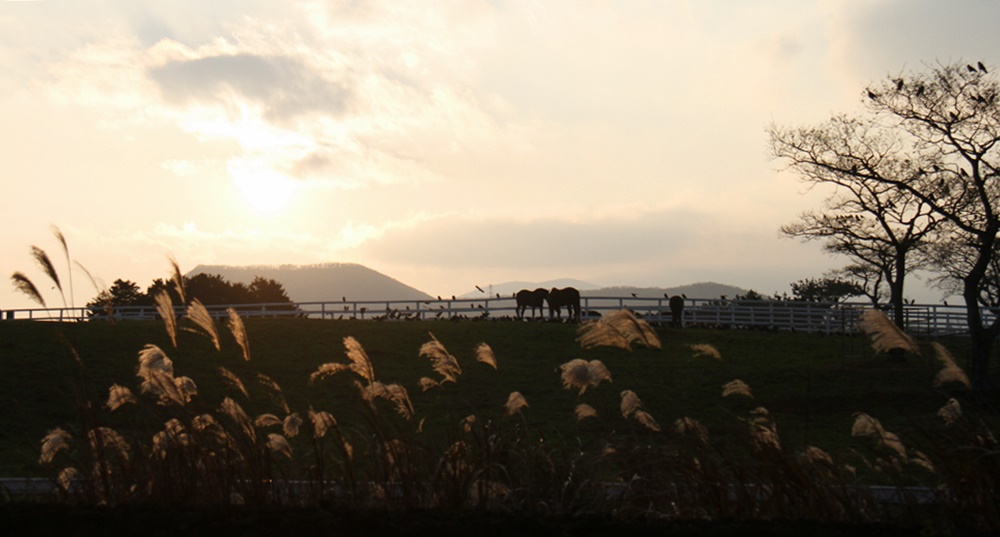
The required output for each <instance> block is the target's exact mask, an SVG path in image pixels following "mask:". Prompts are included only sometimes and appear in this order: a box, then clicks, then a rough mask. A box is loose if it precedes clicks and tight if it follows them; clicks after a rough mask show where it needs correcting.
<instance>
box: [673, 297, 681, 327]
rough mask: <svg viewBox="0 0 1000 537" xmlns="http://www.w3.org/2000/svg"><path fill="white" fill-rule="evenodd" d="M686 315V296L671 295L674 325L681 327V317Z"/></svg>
mask: <svg viewBox="0 0 1000 537" xmlns="http://www.w3.org/2000/svg"><path fill="white" fill-rule="evenodd" d="M683 315H684V298H683V297H680V296H678V295H674V296H672V297H670V317H671V322H670V324H672V325H673V326H675V327H677V328H680V327H681V324H682V323H681V319H682V318H683Z"/></svg>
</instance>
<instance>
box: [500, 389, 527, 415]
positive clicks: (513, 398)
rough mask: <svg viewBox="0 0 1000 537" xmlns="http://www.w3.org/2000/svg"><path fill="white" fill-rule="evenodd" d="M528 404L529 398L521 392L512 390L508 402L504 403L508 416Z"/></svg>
mask: <svg viewBox="0 0 1000 537" xmlns="http://www.w3.org/2000/svg"><path fill="white" fill-rule="evenodd" d="M527 406H528V400H527V399H525V398H524V396H523V395H521V392H510V395H508V396H507V402H506V403H504V405H503V407H504V410H506V411H507V415H508V416H513V415H514V414H518V413H520V412H521V410H522V409H523V408H526V407H527Z"/></svg>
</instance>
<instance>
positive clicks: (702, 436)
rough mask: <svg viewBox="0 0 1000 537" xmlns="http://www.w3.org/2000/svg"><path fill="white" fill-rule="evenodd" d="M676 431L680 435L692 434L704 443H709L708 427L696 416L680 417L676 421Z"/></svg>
mask: <svg viewBox="0 0 1000 537" xmlns="http://www.w3.org/2000/svg"><path fill="white" fill-rule="evenodd" d="M674 432H675V433H677V434H679V435H692V436H694V437H695V438H697V439H698V441H700V442H701V443H702V444H703V445H706V446H707V445H708V429H706V428H705V426H704V425H702V424H701V422H700V421H698V420H696V419H694V418H688V417H683V418H678V419H677V421H675V422H674Z"/></svg>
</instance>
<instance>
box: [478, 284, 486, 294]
mask: <svg viewBox="0 0 1000 537" xmlns="http://www.w3.org/2000/svg"><path fill="white" fill-rule="evenodd" d="M476 290H477V291H479V292H480V293H485V292H486V291H483V288H482V287H479V286H478V285H477V286H476Z"/></svg>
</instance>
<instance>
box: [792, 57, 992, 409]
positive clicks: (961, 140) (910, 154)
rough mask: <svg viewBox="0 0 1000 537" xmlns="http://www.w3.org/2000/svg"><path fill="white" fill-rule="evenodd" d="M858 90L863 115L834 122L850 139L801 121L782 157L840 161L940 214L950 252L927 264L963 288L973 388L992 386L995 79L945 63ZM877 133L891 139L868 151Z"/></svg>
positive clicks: (829, 163) (818, 163)
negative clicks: (817, 132) (814, 130)
mask: <svg viewBox="0 0 1000 537" xmlns="http://www.w3.org/2000/svg"><path fill="white" fill-rule="evenodd" d="M864 95H865V97H863V100H864V101H865V103H866V106H867V109H868V118H869V119H866V120H850V121H849V122H847V123H844V122H843V121H837V120H835V121H834V123H835V124H845V125H847V124H856V125H859V126H864V127H863V128H862V130H860V131H857V134H856V135H855V136H854V137H853V138H852V139H851V140H850V143H848V144H845V145H843V146H829V147H825V148H824V147H822V146H816V145H814V140H815V141H816V143H819V142H822V138H820V139H819V140H817V139H816V137H810V136H808V131H807V130H804V129H803V130H800V131H792V132H798V133H800V134H801V135H802V137H801V139H793V140H790V141H791V142H793V143H790V144H786V145H787V146H788V149H789V151H791V152H792V155H797V157H796V156H791V155H790V156H789V157H788V158H790V159H791V160H792V161H793V162H802V163H803V166H812V167H815V168H817V169H823V168H827V169H831V170H836V171H837V172H838V174H839V175H849V176H851V177H853V178H855V179H856V180H857V181H859V182H861V183H864V184H870V185H874V186H872V187H871V188H872V189H873V190H878V189H882V188H886V189H888V190H887V192H889V193H891V194H892V195H893V196H898V197H895V198H891V199H893V200H894V202H895V203H897V204H898V203H899V200H907V202H908V203H909V204H911V207H913V209H911V210H914V211H916V210H918V209H917V208H918V207H919V208H920V209H919V210H921V211H922V210H924V208H926V209H927V210H929V211H930V213H929V214H930V216H929V218H933V219H935V220H937V221H940V225H939V226H937V229H936V230H935V231H934V242H935V243H936V245H937V246H936V249H937V251H938V252H940V251H941V250H940V249H941V248H942V247H946V248H948V250H947V251H949V254H948V255H947V256H944V257H942V256H940V255H937V256H932V257H931V259H932V260H936V263H934V265H933V266H932V268H934V269H935V270H938V271H940V273H941V275H942V277H943V278H945V279H952V280H955V281H956V282H957V284H956V285H957V287H959V288H960V290H961V294H962V297H963V300H964V303H965V308H966V314H967V318H968V327H969V333H970V335H971V339H972V343H973V356H972V367H971V370H970V371H969V373H970V377H971V379H972V381H973V385H974V387H975V388H976V389H977V390H982V389H984V388H988V387H989V364H990V362H989V360H990V351H991V349H992V347H993V344H994V342H995V340H996V338H997V336H998V335H1000V322H998V318H997V316H995V315H986V314H985V313H986V312H984V308H982V306H983V305H984V304H986V305H989V304H990V303H991V302H993V301H994V300H995V297H991V296H990V295H991V294H992V293H993V292H994V290H995V285H994V283H992V282H991V280H992V279H993V277H992V276H991V270H990V268H991V264H992V263H993V262H994V261H995V257H996V256H995V253H996V251H997V233H998V232H1000V184H998V182H997V181H998V169H1000V148H998V146H997V142H998V141H1000V102H998V99H997V97H998V95H1000V86H998V83H997V80H996V77H995V76H994V75H992V74H990V73H988V72H987V70H986V69H985V67H984V68H982V69H977V68H972V67H971V66H966V65H962V64H950V65H935V66H928V67H927V68H926V69H925V70H923V71H916V72H911V73H908V74H906V75H905V76H898V77H888V78H887V79H885V80H883V81H882V82H880V83H878V84H875V85H873V86H871V87H869V88H866V89H865V91H864ZM780 132H784V131H780ZM780 132H779V134H780ZM873 141H874V142H882V143H885V142H889V145H888V146H884V145H875V146H874V148H875V150H873V149H872V145H871V143H872V142H873ZM883 147H889V148H894V151H893V152H891V153H889V154H887V153H885V152H884V151H882V149H881V148H883ZM880 157H886V160H887V161H888V164H890V166H889V170H886V169H885V168H884V167H883V166H882V164H883V162H882V161H881V160H880ZM793 166H795V165H794V164H793ZM855 166H856V167H855ZM889 171H891V172H892V173H889ZM926 238H928V239H929V237H926ZM942 245H943V246H942ZM945 259H947V260H950V261H949V262H948V263H947V264H944V263H943V260H945ZM956 260H957V261H956ZM951 261H956V262H951Z"/></svg>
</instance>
